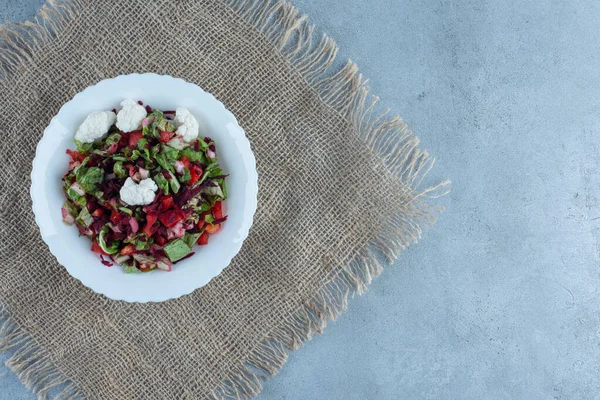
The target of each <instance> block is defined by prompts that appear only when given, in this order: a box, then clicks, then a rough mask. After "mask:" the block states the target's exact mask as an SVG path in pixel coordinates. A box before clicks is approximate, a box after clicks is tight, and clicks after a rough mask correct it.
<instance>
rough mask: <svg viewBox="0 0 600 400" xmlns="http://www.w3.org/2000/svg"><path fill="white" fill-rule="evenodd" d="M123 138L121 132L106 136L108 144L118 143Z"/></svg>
mask: <svg viewBox="0 0 600 400" xmlns="http://www.w3.org/2000/svg"><path fill="white" fill-rule="evenodd" d="M120 140H121V134H119V133H113V134H112V135H110V136H109V137H107V138H106V144H117V143H119V141H120Z"/></svg>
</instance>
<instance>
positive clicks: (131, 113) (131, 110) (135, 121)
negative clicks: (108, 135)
mask: <svg viewBox="0 0 600 400" xmlns="http://www.w3.org/2000/svg"><path fill="white" fill-rule="evenodd" d="M121 106H123V108H122V109H121V111H119V113H118V114H117V128H119V129H120V130H121V131H123V132H131V131H137V130H138V129H142V121H143V120H144V118H146V115H148V114H147V113H146V108H145V107H144V106H140V105H139V104H138V103H136V102H135V101H133V100H131V99H126V100H123V102H122V103H121Z"/></svg>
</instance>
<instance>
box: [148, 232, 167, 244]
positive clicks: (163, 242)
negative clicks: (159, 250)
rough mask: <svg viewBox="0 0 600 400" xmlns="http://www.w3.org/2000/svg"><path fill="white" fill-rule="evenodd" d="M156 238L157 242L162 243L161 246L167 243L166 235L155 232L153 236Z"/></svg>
mask: <svg viewBox="0 0 600 400" xmlns="http://www.w3.org/2000/svg"><path fill="white" fill-rule="evenodd" d="M152 237H153V238H154V241H155V242H156V244H158V245H160V246H164V245H165V244H167V238H166V237H164V236H161V235H159V234H158V232H157V233H155V234H154V236H152Z"/></svg>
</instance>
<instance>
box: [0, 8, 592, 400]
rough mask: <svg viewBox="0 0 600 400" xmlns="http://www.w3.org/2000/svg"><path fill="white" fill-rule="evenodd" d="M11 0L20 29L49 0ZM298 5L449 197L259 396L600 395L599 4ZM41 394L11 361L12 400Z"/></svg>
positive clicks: (3, 380) (6, 384)
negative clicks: (428, 161)
mask: <svg viewBox="0 0 600 400" xmlns="http://www.w3.org/2000/svg"><path fill="white" fill-rule="evenodd" d="M1 1H2V4H0V19H11V20H23V19H28V18H31V17H32V16H33V15H35V12H36V11H37V9H38V8H39V6H40V5H41V4H42V0H22V1H19V0H1ZM293 3H294V4H296V5H297V6H298V7H299V8H300V9H301V11H303V12H306V13H308V14H309V15H310V17H311V19H312V21H313V22H314V23H316V25H317V26H318V28H319V29H320V30H322V31H324V32H327V33H329V34H330V35H331V36H332V37H333V38H335V39H336V40H337V42H338V43H339V45H340V49H341V51H340V53H341V55H342V56H343V57H346V58H351V59H353V60H354V61H356V62H357V63H358V65H359V66H360V67H361V70H362V72H363V73H364V75H365V76H367V77H369V78H370V82H371V86H372V88H373V92H374V93H376V94H378V95H379V96H380V97H381V99H382V102H383V103H384V104H385V105H387V106H389V107H390V108H391V109H392V110H393V111H394V112H396V113H398V114H400V115H402V116H403V117H404V119H405V120H406V122H407V123H408V124H409V126H410V127H411V128H412V129H413V130H415V131H416V132H417V133H418V135H419V136H420V137H421V139H422V145H423V146H424V147H426V148H428V149H429V150H430V151H431V152H432V153H433V154H435V155H436V156H437V159H438V162H437V167H436V168H435V169H434V171H433V172H432V174H431V180H432V181H435V180H441V179H444V178H446V177H448V178H450V179H451V180H452V181H453V191H452V193H451V194H450V195H449V196H447V197H446V199H445V200H444V202H445V204H446V207H447V211H446V212H445V214H443V215H442V217H441V218H440V220H439V222H438V224H437V225H436V226H435V227H434V228H433V229H430V230H428V231H427V232H426V233H425V235H424V237H423V239H422V241H421V243H419V244H418V245H416V246H413V247H411V248H410V249H409V250H408V251H406V252H405V253H404V254H403V255H402V256H401V257H400V259H399V260H398V261H397V262H396V263H395V264H394V265H392V266H389V267H388V268H386V270H385V272H384V273H383V275H382V276H381V277H380V278H378V279H377V280H375V282H374V283H373V285H372V286H371V288H370V291H369V293H368V294H367V295H365V296H362V297H357V298H355V299H353V300H352V301H351V302H350V309H349V311H348V312H347V313H346V314H344V315H343V316H342V317H341V318H339V319H338V321H336V322H333V323H330V324H329V326H328V327H327V329H326V331H325V333H324V334H323V335H318V336H316V337H315V338H314V339H313V340H312V341H311V342H308V343H307V344H306V346H305V347H304V348H303V349H302V350H300V351H298V352H295V353H293V354H291V356H290V361H289V362H288V364H287V366H286V367H285V368H284V369H283V370H282V371H281V373H280V374H279V375H277V376H276V377H274V378H272V379H271V380H269V381H268V382H267V383H266V384H265V390H264V393H263V394H262V395H261V396H259V398H260V399H298V400H300V399H333V400H336V399H339V400H342V399H343V400H352V399H356V400H359V399H360V400H362V399H591V398H600V390H599V389H600V388H599V386H600V346H599V344H600V321H599V316H600V314H599V312H598V311H599V306H600V299H599V298H598V291H599V290H598V289H599V287H600V274H599V272H600V270H599V261H600V252H599V241H600V236H599V234H598V232H599V229H600V199H599V196H600V190H599V187H600V169H599V166H600V152H599V150H600V137H599V135H598V132H599V130H600V42H599V38H600V35H599V34H600V24H599V21H600V3H598V2H597V1H592V0H570V1H566V0H565V1H558V0H537V1H516V0H500V1H486V0H436V1H415V0H400V1H398V0H371V1H360V0H350V1H341V0H318V1H317V0H293ZM6 358H7V355H0V360H5V359H6ZM33 398H34V397H33V395H32V394H31V393H29V392H28V391H27V390H26V389H25V388H24V387H23V386H22V385H21V384H20V383H19V381H18V379H17V378H16V376H15V375H14V374H13V373H12V372H11V371H9V370H8V369H7V368H5V367H3V366H2V367H0V400H23V399H33Z"/></svg>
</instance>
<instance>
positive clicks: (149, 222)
mask: <svg viewBox="0 0 600 400" xmlns="http://www.w3.org/2000/svg"><path fill="white" fill-rule="evenodd" d="M157 219H158V213H157V212H154V211H151V212H149V213H147V214H146V225H145V226H144V229H142V232H143V233H144V234H145V235H146V236H147V237H150V236H152V235H153V234H154V232H156V230H157V229H158V227H157V226H156V227H155V226H154V223H155V222H156V220H157Z"/></svg>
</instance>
